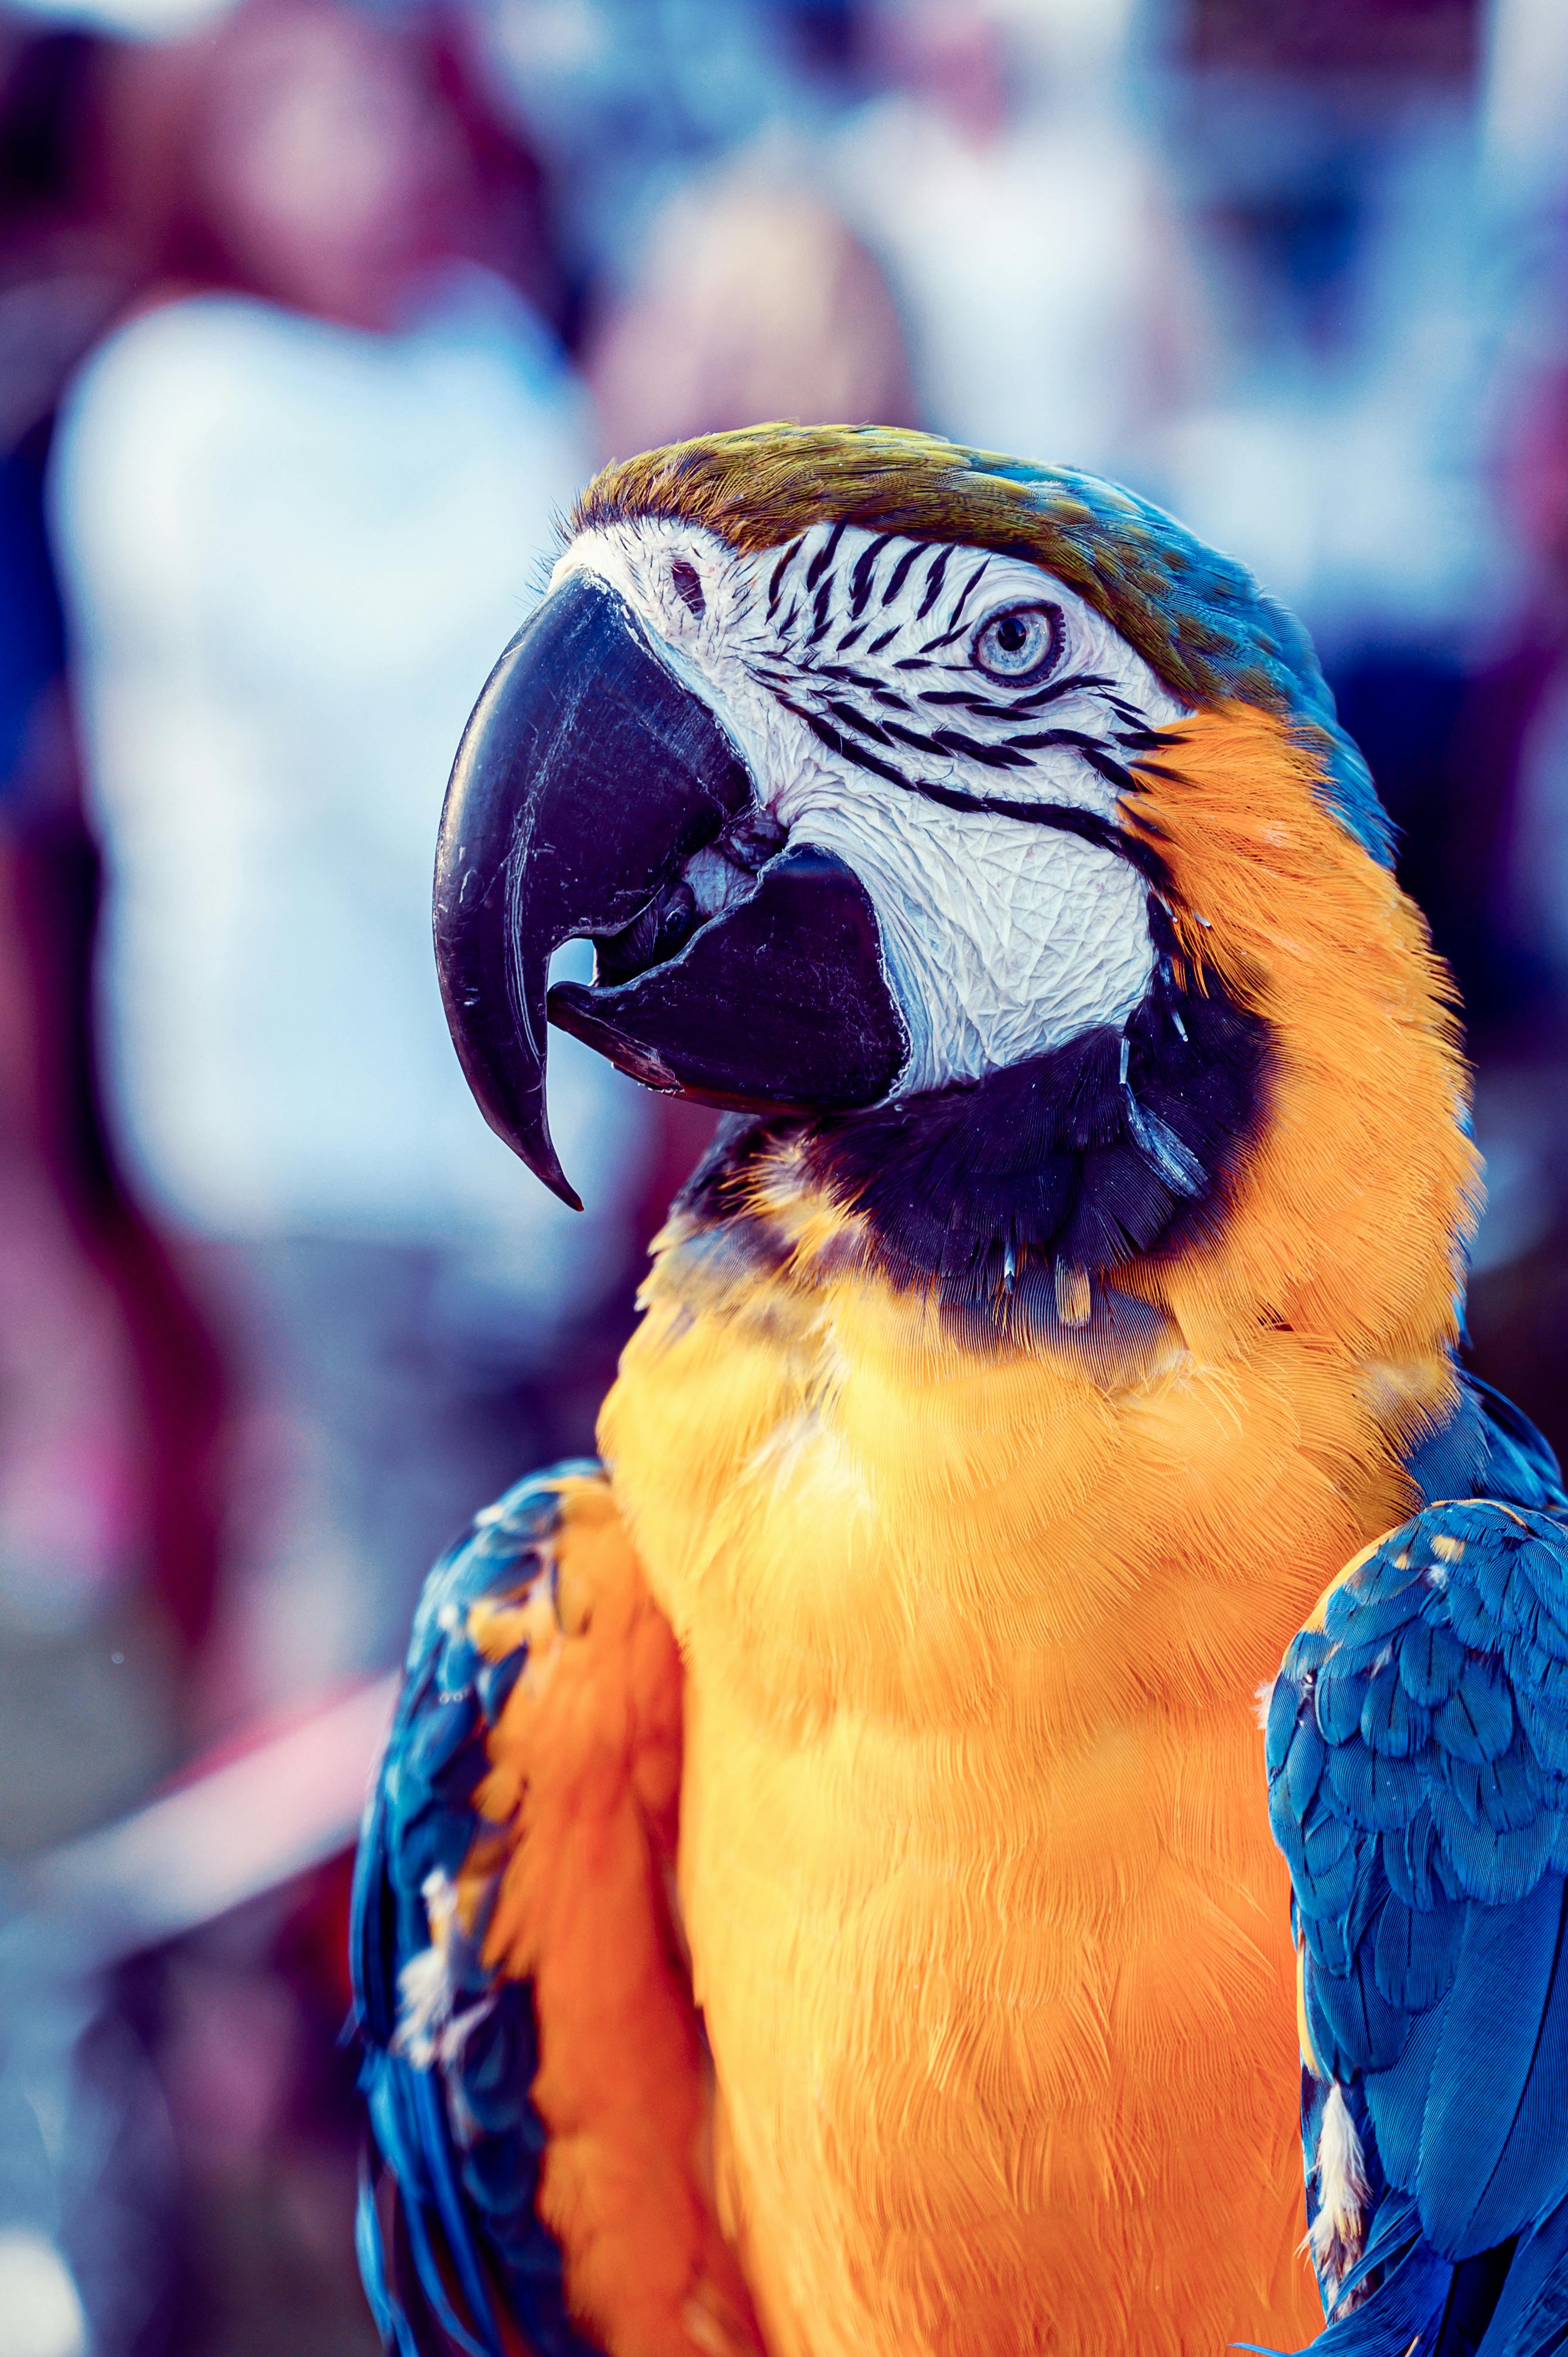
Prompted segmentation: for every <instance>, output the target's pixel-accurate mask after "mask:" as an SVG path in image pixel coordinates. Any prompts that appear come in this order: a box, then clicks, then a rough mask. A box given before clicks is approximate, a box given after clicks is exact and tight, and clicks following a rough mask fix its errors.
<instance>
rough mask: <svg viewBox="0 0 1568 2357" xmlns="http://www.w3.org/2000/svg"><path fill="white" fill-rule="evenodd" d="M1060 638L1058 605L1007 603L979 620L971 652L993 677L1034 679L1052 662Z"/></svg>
mask: <svg viewBox="0 0 1568 2357" xmlns="http://www.w3.org/2000/svg"><path fill="white" fill-rule="evenodd" d="M1061 639H1062V618H1061V609H1060V608H1059V607H1058V606H1010V607H1009V608H1008V609H1007V611H1006V612H1005V613H1004V614H993V615H992V617H991V619H990V620H989V621H985V622H982V624H981V626H980V628H979V630H976V632H975V634H974V647H973V650H972V651H973V656H974V661H975V662H976V664H977V665H978V667H979V668H980V670H982V671H983V672H987V673H989V674H990V676H991V677H992V678H993V679H1005V680H1009V681H1017V680H1026V679H1036V678H1037V677H1038V676H1039V674H1040V673H1042V672H1047V671H1049V670H1050V668H1051V665H1052V664H1053V663H1054V662H1056V659H1057V657H1058V654H1059V653H1060V651H1061Z"/></svg>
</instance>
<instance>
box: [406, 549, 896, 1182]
mask: <svg viewBox="0 0 1568 2357" xmlns="http://www.w3.org/2000/svg"><path fill="white" fill-rule="evenodd" d="M583 936H587V937H589V938H590V939H592V940H593V941H594V942H595V943H596V951H597V954H596V971H595V980H594V984H593V985H592V986H591V987H585V986H584V985H581V984H576V983H560V984H557V985H556V986H555V988H554V989H553V990H550V991H549V993H548V1001H547V999H546V990H547V985H548V976H549V967H550V960H551V957H552V955H553V952H555V951H556V950H557V949H558V948H560V946H561V944H562V943H563V942H568V941H573V940H575V939H578V938H581V937H583ZM435 958H436V965H437V968H438V970H439V973H440V977H441V991H442V996H443V998H444V999H445V1001H446V1018H447V1021H448V1023H449V1024H450V1026H451V1030H452V1038H453V1040H454V1042H455V1044H456V1049H457V1054H458V1057H459V1059H460V1060H461V1062H462V1066H463V1070H464V1072H465V1074H466V1075H467V1081H468V1085H469V1087H470V1088H471V1089H472V1090H473V1092H474V1095H475V1097H476V1098H477V1099H478V1104H479V1108H480V1111H481V1112H482V1113H483V1114H484V1116H485V1118H486V1120H487V1121H488V1122H489V1125H490V1126H491V1128H492V1129H494V1130H495V1131H497V1133H498V1134H499V1135H500V1136H501V1137H503V1138H505V1140H506V1142H507V1143H508V1145H509V1146H511V1147H512V1148H513V1149H514V1150H515V1151H516V1152H517V1153H518V1154H520V1155H521V1157H522V1159H523V1160H524V1161H525V1162H526V1163H527V1164H528V1165H529V1168H531V1169H532V1170H533V1171H534V1172H535V1173H536V1175H537V1176H538V1177H539V1178H540V1179H542V1180H543V1181H544V1183H545V1185H546V1186H547V1187H550V1188H552V1189H553V1191H554V1192H555V1193H556V1194H557V1195H559V1196H560V1197H561V1198H562V1199H563V1200H564V1201H566V1202H568V1203H572V1204H574V1205H575V1204H576V1203H577V1201H578V1198H577V1196H576V1194H575V1191H574V1189H572V1187H571V1186H570V1185H569V1184H568V1182H567V1179H566V1177H565V1173H564V1171H563V1170H562V1168H561V1165H560V1162H559V1161H558V1159H557V1157H556V1154H555V1149H554V1146H553V1144H552V1143H551V1137H550V1126H549V1120H548V1114H547V1109H546V1103H545V1023H546V1019H547V1018H548V1019H549V1020H551V1021H553V1022H555V1023H558V1024H560V1025H561V1026H562V1028H564V1029H566V1030H569V1031H572V1032H575V1034H576V1035H577V1037H578V1038H579V1039H585V1040H586V1041H587V1042H588V1044H589V1045H590V1046H592V1047H594V1048H596V1049H599V1050H600V1051H601V1052H602V1053H603V1054H605V1055H607V1056H608V1057H609V1058H610V1060H612V1061H613V1062H614V1063H616V1064H618V1065H619V1066H620V1068H621V1069H622V1071H628V1072H630V1073H631V1074H632V1076H633V1078H635V1079H637V1080H639V1081H642V1082H646V1083H647V1085H648V1086H650V1087H651V1088H656V1089H663V1090H670V1091H674V1092H678V1093H680V1094H682V1095H685V1096H692V1097H696V1098H699V1099H701V1100H702V1101H703V1102H704V1103H712V1104H720V1105H728V1106H736V1107H741V1108H745V1109H748V1110H756V1111H758V1112H775V1111H778V1112H795V1111H818V1110H828V1109H832V1108H844V1107H849V1106H854V1105H862V1104H872V1103H876V1102H877V1101H878V1100H879V1099H880V1098H882V1097H884V1096H886V1093H887V1092H888V1090H889V1089H890V1088H891V1087H892V1085H893V1082H894V1081H895V1080H896V1079H897V1075H898V1072H899V1071H900V1070H901V1069H902V1067H903V1065H904V1063H905V1060H906V1059H907V1057H908V1035H907V1033H906V1031H905V1028H904V1025H903V1021H902V1019H901V1017H900V1016H899V1014H898V1011H897V1006H896V1005H895V1004H894V1001H893V997H892V995H891V992H890V990H889V988H888V985H887V980H886V971H885V967H884V963H883V956H882V942H881V936H880V933H879V931H878V929H877V923H876V918H875V911H874V910H873V908H872V905H871V901H870V899H869V897H868V895H867V894H866V891H865V887H864V886H863V885H862V884H861V883H860V881H859V879H858V878H857V877H855V876H854V874H853V873H852V871H851V870H850V869H849V868H848V867H847V866H844V864H843V862H842V861H841V860H838V859H836V858H834V857H832V856H831V855H830V854H828V853H826V852H822V851H819V850H816V849H814V848H811V847H804V846H802V847H800V848H798V849H791V848H790V847H789V845H788V844H787V842H786V841H785V839H784V835H783V830H782V829H781V828H780V827H779V826H778V824H777V823H776V822H775V821H773V820H772V819H771V818H770V817H769V816H768V813H766V812H764V811H763V810H762V809H761V808H760V807H759V804H758V800H757V795H756V793H755V791H754V789H753V783H752V780H751V778H750V776H749V774H748V772H747V770H746V765H745V763H744V761H743V760H742V759H741V758H740V755H739V753H738V752H737V750H736V747H735V746H734V744H733V743H732V742H731V740H730V738H729V737H728V736H727V735H726V734H725V730H724V728H723V726H721V724H720V722H719V720H718V717H717V716H716V714H715V713H714V710H713V708H712V707H711V706H710V705H708V704H706V703H705V702H704V701H703V698H702V696H700V695H699V694H696V693H695V691H694V690H693V689H692V688H690V687H688V686H686V685H685V684H684V683H683V682H682V680H681V679H680V678H679V677H678V676H677V674H676V672H675V670H674V667H673V665H672V663H671V662H670V661H668V660H667V659H666V658H665V657H664V656H663V655H661V654H660V652H659V651H657V648H656V644H655V641H654V640H653V639H652V637H651V635H650V634H649V633H647V632H645V631H644V630H643V628H642V625H641V624H640V623H639V620H638V619H637V617H636V616H635V615H634V614H633V612H632V610H631V608H630V607H629V606H628V604H627V603H626V601H625V599H624V598H622V597H620V596H619V595H618V593H617V591H615V590H614V589H613V588H611V587H610V586H609V585H608V584H607V582H605V581H602V580H600V579H597V578H596V576H593V575H591V574H576V575H574V576H572V577H571V578H570V579H569V580H567V581H566V582H564V584H563V585H562V587H560V588H559V589H556V590H554V591H553V593H552V594H551V596H550V597H547V598H546V599H545V600H544V602H543V604H542V606H540V608H538V610H537V611H536V612H535V613H534V614H533V616H532V619H530V620H529V621H528V622H527V623H526V624H525V625H524V627H523V629H522V630H520V631H519V633H518V635H517V637H516V638H515V639H514V640H512V642H511V644H510V647H508V649H507V651H506V652H505V653H504V654H503V655H502V657H501V659H500V662H499V663H498V664H497V665H496V668H495V670H494V671H493V672H492V673H491V674H490V677H489V681H488V682H487V683H486V686H485V690H484V693H483V694H482V695H481V696H480V698H479V701H478V705H476V706H475V708H474V712H473V715H472V716H471V718H470V719H469V722H468V725H467V728H466V729H465V731H464V733H463V741H462V744H461V745H460V747H459V748H458V751H457V759H456V763H455V764H454V766H453V770H452V779H451V783H450V785H449V786H448V788H447V791H446V808H445V810H444V811H443V813H442V818H441V834H440V841H439V845H438V847H437V851H436V859H435Z"/></svg>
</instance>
